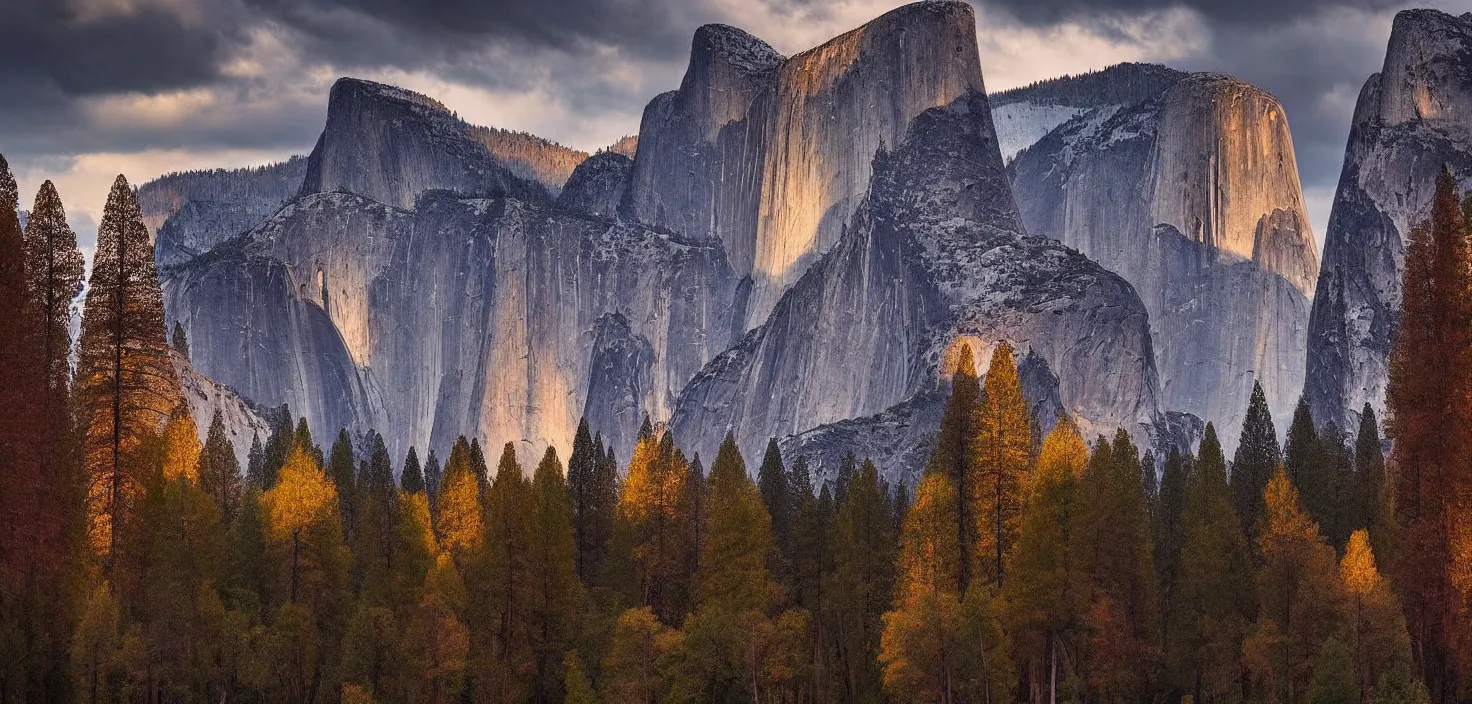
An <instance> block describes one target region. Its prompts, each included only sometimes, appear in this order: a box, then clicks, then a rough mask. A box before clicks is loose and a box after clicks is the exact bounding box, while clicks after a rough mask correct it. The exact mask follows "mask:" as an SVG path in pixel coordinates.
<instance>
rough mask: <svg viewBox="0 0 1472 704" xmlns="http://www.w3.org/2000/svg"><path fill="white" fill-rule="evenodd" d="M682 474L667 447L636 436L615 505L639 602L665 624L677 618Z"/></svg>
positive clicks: (648, 436) (651, 437) (684, 471)
mask: <svg viewBox="0 0 1472 704" xmlns="http://www.w3.org/2000/svg"><path fill="white" fill-rule="evenodd" d="M743 471H744V469H743ZM687 475H688V468H687V467H686V466H685V465H684V464H683V462H676V457H675V453H674V448H673V444H672V443H670V444H668V445H667V446H666V443H663V442H662V441H661V439H660V438H658V437H656V436H654V435H653V434H652V433H650V434H643V433H641V437H640V438H639V441H638V442H637V443H636V444H635V445H634V454H633V457H632V458H631V459H630V460H629V469H628V474H627V475H626V476H625V477H624V481H623V485H622V486H621V487H620V494H619V502H618V511H619V514H620V516H621V517H622V518H623V519H624V520H625V521H627V522H628V524H629V526H630V528H631V529H632V531H633V537H634V541H635V542H634V546H633V555H634V559H635V562H636V563H637V565H638V572H639V577H638V580H639V587H640V591H641V592H642V594H643V603H645V604H647V605H649V606H650V607H651V608H653V609H654V613H655V614H656V615H657V616H659V617H660V619H661V620H662V621H666V622H669V623H678V622H679V619H680V618H681V617H682V616H683V610H682V609H681V608H680V606H679V605H678V604H677V599H676V597H677V595H676V594H675V593H673V592H674V591H675V590H676V587H678V586H679V584H678V580H677V579H676V577H677V575H679V574H680V573H681V571H682V570H683V569H684V567H685V565H684V564H683V561H682V560H681V559H680V556H681V555H682V554H684V550H683V547H684V546H683V545H682V540H683V538H684V535H683V533H682V531H681V530H680V528H681V525H680V524H681V515H680V511H679V508H680V498H681V496H682V495H683V493H684V483H685V479H686V476H687Z"/></svg>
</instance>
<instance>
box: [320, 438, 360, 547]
mask: <svg viewBox="0 0 1472 704" xmlns="http://www.w3.org/2000/svg"><path fill="white" fill-rule="evenodd" d="M356 467H357V465H356V464H355V461H354V459H353V441H352V440H351V439H350V438H348V431H347V429H346V428H342V429H340V430H338V431H337V440H334V441H333V443H332V452H331V454H330V455H328V460H327V476H328V478H329V479H331V480H332V485H333V486H334V487H336V489H337V497H338V510H339V511H340V512H341V513H342V521H343V525H344V526H346V527H347V530H348V531H350V532H351V531H353V530H356V529H357V526H358V479H357V476H356V471H357V470H356Z"/></svg>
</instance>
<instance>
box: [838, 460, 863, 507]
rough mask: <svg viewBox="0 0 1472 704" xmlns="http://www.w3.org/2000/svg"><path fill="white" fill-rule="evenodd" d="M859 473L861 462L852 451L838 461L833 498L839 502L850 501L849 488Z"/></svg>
mask: <svg viewBox="0 0 1472 704" xmlns="http://www.w3.org/2000/svg"><path fill="white" fill-rule="evenodd" d="M858 474H859V462H858V460H857V459H856V458H855V457H854V453H852V452H850V453H848V454H846V455H844V456H843V459H842V460H840V461H839V463H838V474H837V476H835V477H834V478H833V500H834V501H835V502H837V503H838V504H840V505H841V504H846V503H848V490H849V488H850V487H852V486H853V483H854V479H855V478H857V477H858Z"/></svg>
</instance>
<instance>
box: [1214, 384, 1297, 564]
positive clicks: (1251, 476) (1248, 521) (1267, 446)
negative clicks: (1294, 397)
mask: <svg viewBox="0 0 1472 704" xmlns="http://www.w3.org/2000/svg"><path fill="white" fill-rule="evenodd" d="M1310 430H1312V427H1310ZM1282 461H1283V460H1282V452H1281V451H1280V450H1279V448H1278V431H1277V429H1276V428H1274V427H1273V414H1272V412H1271V411H1269V410H1268V399H1267V396H1266V395H1265V394H1264V393H1263V391H1262V384H1261V383H1260V382H1257V381H1254V382H1252V397H1251V400H1249V401H1248V404H1247V417H1246V418H1245V419H1243V421H1242V437H1241V439H1240V440H1238V441H1237V454H1236V456H1235V457H1233V458H1232V472H1231V475H1232V476H1231V482H1230V486H1231V489H1232V505H1233V507H1234V508H1235V509H1236V511H1237V517H1238V518H1239V519H1241V521H1242V530H1243V531H1245V532H1246V533H1247V534H1248V535H1252V534H1253V533H1254V531H1255V526H1256V524H1257V517H1258V516H1260V515H1262V490H1263V489H1264V488H1266V487H1267V485H1268V480H1269V479H1272V477H1273V468H1274V467H1277V466H1278V463H1279V462H1282Z"/></svg>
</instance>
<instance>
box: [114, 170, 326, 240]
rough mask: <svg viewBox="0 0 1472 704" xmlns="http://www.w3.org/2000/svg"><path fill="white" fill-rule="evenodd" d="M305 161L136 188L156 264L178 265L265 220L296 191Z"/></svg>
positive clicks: (185, 176) (177, 177)
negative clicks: (150, 233)
mask: <svg viewBox="0 0 1472 704" xmlns="http://www.w3.org/2000/svg"><path fill="white" fill-rule="evenodd" d="M306 172H307V158H306V157H303V156H294V157H292V158H290V159H288V160H286V161H283V162H280V163H277V164H270V165H267V166H262V167H258V168H248V169H232V170H226V169H215V170H213V171H189V172H185V173H178V174H169V175H167V176H162V177H160V178H156V179H154V180H152V181H149V182H148V183H145V184H143V185H142V186H140V187H139V188H138V205H139V206H140V207H141V208H142V211H143V220H144V222H145V223H147V224H148V226H149V229H150V231H152V232H153V233H154V256H155V258H156V259H157V260H158V263H159V264H179V263H181V262H184V261H187V260H188V259H189V258H190V257H193V256H195V255H197V254H199V253H201V252H204V251H207V250H208V249H210V248H211V247H214V246H215V245H217V244H219V243H221V242H224V241H225V240H227V239H229V238H231V237H234V236H235V235H238V234H240V233H242V232H245V231H246V230H248V229H250V228H251V227H253V226H255V225H256V224H258V223H260V222H261V221H262V220H265V219H266V218H267V217H268V216H270V215H271V214H272V213H274V212H276V211H277V210H279V209H280V208H281V206H282V205H283V204H284V203H286V201H288V200H290V199H291V198H292V196H295V195H296V193H297V191H300V190H301V187H302V178H303V176H304V175H305V174H306Z"/></svg>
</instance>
